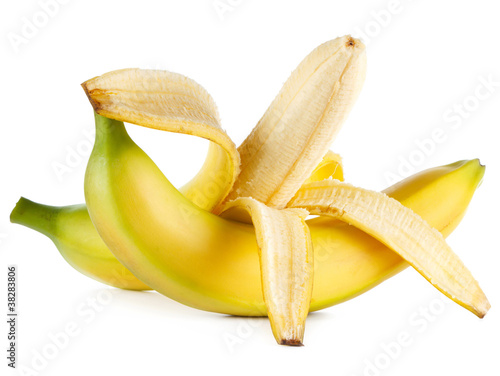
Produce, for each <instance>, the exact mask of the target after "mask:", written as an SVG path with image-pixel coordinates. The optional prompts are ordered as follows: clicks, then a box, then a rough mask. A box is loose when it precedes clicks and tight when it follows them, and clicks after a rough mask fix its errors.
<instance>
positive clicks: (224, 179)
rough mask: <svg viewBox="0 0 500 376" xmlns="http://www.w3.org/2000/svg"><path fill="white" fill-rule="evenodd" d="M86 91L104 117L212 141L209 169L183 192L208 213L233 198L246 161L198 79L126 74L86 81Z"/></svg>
mask: <svg viewBox="0 0 500 376" xmlns="http://www.w3.org/2000/svg"><path fill="white" fill-rule="evenodd" d="M82 87H83V88H84V90H85V93H86V94H87V96H88V98H89V100H90V103H91V104H92V107H94V111H95V112H97V113H98V114H99V115H102V116H105V117H107V118H110V119H114V120H118V121H124V122H128V123H133V124H137V125H141V126H144V127H147V128H153V129H159V130H163V131H169V132H175V133H184V134H190V135H194V136H198V137H202V138H205V139H207V140H210V141H211V143H210V147H209V151H208V155H207V159H206V161H205V164H204V166H203V168H202V169H201V170H200V172H199V173H198V174H197V175H196V176H195V177H194V178H193V179H192V180H191V181H190V182H189V183H187V184H186V185H185V186H184V187H182V188H181V189H180V190H181V192H182V193H183V194H184V195H185V196H186V197H187V198H188V199H190V200H191V201H192V202H194V203H195V204H196V205H198V206H199V207H201V208H202V209H205V210H208V211H211V210H212V209H213V208H214V207H215V206H217V205H218V204H219V203H220V202H221V201H222V200H223V199H224V198H225V197H226V195H227V194H228V193H229V191H230V189H231V187H232V186H233V184H234V181H235V180H236V177H237V175H238V173H239V165H240V157H239V154H238V151H237V150H236V146H235V144H234V143H233V141H232V140H231V139H230V138H229V136H228V135H227V134H226V133H225V132H224V131H223V130H222V128H221V126H220V123H219V114H218V111H217V107H216V105H215V102H214V101H213V99H212V97H211V96H210V95H209V94H208V93H207V91H206V90H205V89H204V88H203V87H201V86H200V85H199V84H198V83H196V82H195V81H194V80H191V79H189V78H187V77H185V76H182V75H180V74H177V73H172V72H166V71H160V70H143V69H121V70H117V71H113V72H109V73H106V74H104V75H102V76H98V77H95V78H92V79H90V80H88V81H85V82H84V83H83V84H82Z"/></svg>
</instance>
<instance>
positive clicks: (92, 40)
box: [0, 0, 500, 376]
mask: <svg viewBox="0 0 500 376" xmlns="http://www.w3.org/2000/svg"><path fill="white" fill-rule="evenodd" d="M221 3H223V4H233V5H229V7H230V8H231V10H228V11H226V12H225V13H224V14H222V17H221V16H220V15H219V14H218V13H217V11H216V10H215V8H214V2H213V1H212V0H204V1H201V0H200V1H152V0H142V1H140V2H139V1H129V0H127V1H125V0H121V1H98V0H86V1H76V0H72V1H71V0H70V1H67V4H64V5H60V7H59V9H58V10H57V12H54V13H55V14H53V15H52V16H50V17H48V19H47V23H46V25H45V26H44V25H42V26H40V27H39V28H38V32H37V34H36V35H32V36H30V38H26V40H25V42H26V43H22V44H21V45H19V46H18V51H16V48H15V47H14V45H13V44H12V43H11V42H10V41H9V35H10V38H12V35H13V34H17V35H19V36H21V37H22V36H23V34H22V27H23V24H24V22H25V21H24V17H26V18H27V19H28V20H32V19H33V17H39V19H38V22H39V23H40V22H43V21H44V20H43V15H40V14H38V13H37V12H39V11H41V9H42V8H41V6H40V4H39V3H38V2H37V1H35V0H25V1H9V2H7V1H4V2H2V5H1V6H0V25H1V36H2V38H1V42H0V48H1V50H2V52H1V59H0V64H1V68H2V69H1V70H0V77H1V91H0V103H1V116H2V122H1V133H0V161H1V164H0V176H1V183H2V184H1V188H0V189H1V199H0V213H1V214H2V215H1V216H0V240H1V242H2V243H1V244H0V247H1V251H0V260H1V261H0V264H1V265H0V268H1V271H0V290H1V291H2V294H0V296H1V297H2V299H1V302H0V306H1V307H2V308H1V309H0V311H2V312H3V311H4V310H5V309H6V296H5V293H4V291H5V290H6V266H7V265H8V264H17V265H18V268H19V301H18V304H19V311H20V316H19V328H18V329H19V334H20V339H19V343H18V356H19V358H18V361H19V362H20V363H21V364H23V365H25V366H29V367H31V362H32V360H33V358H34V354H35V352H37V351H38V352H41V351H43V349H44V348H46V346H47V344H50V343H51V340H50V338H49V333H52V334H55V333H58V332H60V331H62V330H64V327H65V325H67V324H68V323H70V322H75V323H76V324H77V325H78V327H79V328H80V334H79V335H78V336H76V337H74V338H72V339H71V341H70V343H69V345H68V346H67V347H66V348H65V349H63V350H61V351H59V353H58V354H57V356H56V357H55V358H54V359H53V360H50V361H49V362H48V364H47V365H46V367H45V369H44V370H43V371H41V372H39V373H37V374H40V375H68V374H71V375H75V376H76V375H88V374H93V375H94V374H95V375H107V374H112V375H115V374H123V375H134V374H194V373H195V372H198V373H200V372H203V373H205V374H207V373H208V374H214V375H215V374H217V375H229V374H243V375H247V374H248V375H250V374H270V373H271V372H279V373H281V374H299V373H304V372H308V373H315V372H321V373H322V374H324V375H348V376H354V375H356V376H358V375H363V374H370V375H377V374H380V375H405V376H410V375H423V374H425V375H442V374H446V375H448V374H452V375H470V374H477V375H483V374H484V375H486V374H487V375H494V374H495V375H496V374H498V373H499V371H500V366H499V365H498V355H499V354H500V341H499V339H498V338H499V334H500V311H499V307H500V289H499V286H500V273H499V271H498V268H499V265H500V249H499V242H498V235H499V231H500V230H499V229H500V227H499V224H500V223H499V220H498V218H499V217H498V213H499V211H500V205H499V199H498V195H499V193H500V151H499V148H498V143H499V139H500V132H499V125H500V115H499V111H498V109H499V104H500V103H499V99H500V87H499V86H497V87H496V88H493V89H492V93H491V96H490V97H489V98H488V99H483V100H474V99H471V96H474V94H475V89H476V87H477V86H478V85H480V80H481V78H480V77H483V78H484V79H488V77H490V79H492V80H493V81H495V82H497V83H498V82H500V22H499V21H498V15H499V14H500V4H499V3H498V2H496V1H493V0H492V1H485V0H475V1H457V0H446V1H439V2H436V1H431V0H413V1H410V0H401V1H399V2H396V4H399V5H398V6H396V7H395V8H396V9H397V11H398V12H397V14H394V12H393V13H391V14H390V17H388V16H387V12H388V11H389V10H393V9H394V7H391V5H390V4H391V1H389V0H384V1H380V0H377V1H335V2H334V1H290V0H287V1H285V0H280V1H276V0H275V1H263V0H253V1H250V0H246V1H245V0H242V1H236V0H232V1H230V0H222V2H221ZM381 14H383V16H381ZM377 15H378V16H377ZM360 31H361V32H364V33H365V34H366V35H365V42H367V50H368V75H367V80H366V84H365V87H364V89H363V92H362V94H361V96H360V99H359V101H358V103H357V104H356V106H355V108H354V110H353V112H352V114H351V116H350V117H349V119H348V121H347V123H346V124H345V126H344V128H343V130H342V132H341V134H340V136H339V137H338V138H337V140H336V142H335V143H334V145H333V146H332V148H333V150H335V151H337V152H339V153H341V154H342V155H343V157H344V162H345V169H346V176H347V180H349V181H350V182H352V183H354V184H356V185H360V186H363V187H366V188H372V189H382V188H384V187H385V186H386V185H387V184H388V180H387V172H393V173H396V172H397V170H398V166H399V165H400V164H401V159H406V160H408V158H409V157H410V155H411V153H412V152H413V151H415V150H418V149H416V146H415V141H416V140H422V139H424V138H427V137H429V135H430V134H431V133H432V131H433V130H434V129H435V128H437V127H439V128H443V129H444V130H445V134H446V138H447V140H446V142H443V143H441V144H439V145H437V146H436V150H435V151H434V152H432V153H431V154H430V155H429V156H427V157H426V158H424V159H423V160H420V161H418V162H419V163H417V164H418V165H417V166H415V170H421V169H424V168H427V167H432V166H436V165H441V164H446V163H450V162H454V161H456V160H461V159H469V158H481V161H482V163H483V164H485V165H486V166H487V171H486V176H485V180H484V183H483V185H482V186H481V187H480V189H479V190H478V192H477V195H476V196H475V198H474V199H473V201H472V203H471V206H470V208H469V211H468V213H467V215H466V217H465V219H464V220H463V222H462V223H461V225H460V226H459V228H458V229H457V231H456V232H455V233H454V234H453V235H452V236H451V237H449V244H450V245H451V246H452V247H453V248H454V249H455V251H456V252H457V253H458V254H459V255H460V257H461V258H462V259H463V260H464V262H465V264H466V265H467V266H468V267H469V268H470V269H471V270H472V272H473V273H474V275H475V276H476V278H477V279H478V280H479V281H480V283H481V286H482V287H483V289H484V290H485V292H486V294H487V295H488V297H489V300H490V302H491V304H492V306H493V308H492V309H491V311H490V313H489V314H488V315H487V316H486V318H485V319H484V320H479V319H478V318H476V317H475V316H473V315H472V314H471V313H469V312H468V311H466V310H465V309H463V308H461V307H459V306H458V305H456V304H451V303H450V304H446V305H445V308H444V310H442V311H443V312H440V313H439V314H436V315H434V316H433V317H432V321H429V320H428V319H426V320H425V321H424V323H423V324H422V326H416V325H414V324H412V323H411V322H412V321H411V320H415V319H416V318H418V319H421V318H422V317H421V316H419V315H420V313H419V307H423V308H425V307H429V305H432V304H437V305H436V307H437V306H438V305H439V301H444V302H446V301H447V299H446V298H444V297H443V298H441V295H440V294H439V293H438V292H437V291H436V290H435V289H434V288H433V287H432V286H431V285H430V284H429V283H427V282H426V281H425V280H424V279H423V278H422V277H421V276H420V275H419V274H417V273H416V272H415V271H414V270H410V269H408V270H406V271H404V272H403V273H401V274H399V275H397V276H396V277H394V278H392V279H391V280H389V281H387V282H385V283H383V284H382V285H380V286H378V287H377V288H375V289H374V290H372V291H370V292H368V293H366V294H364V295H362V296H361V297H359V298H356V299H354V300H352V301H349V302H347V303H344V304H341V305H339V306H335V307H332V308H329V309H326V310H324V311H321V312H318V313H315V314H312V315H311V316H310V317H309V319H308V321H307V330H306V337H305V345H306V346H305V347H303V348H287V347H280V346H278V345H276V344H275V342H274V339H273V337H272V334H271V330H270V327H269V323H268V321H267V319H240V318H231V317H224V316H222V315H216V314H211V313H206V312H202V311H196V310H194V309H191V308H188V307H184V306H182V305H180V304H178V303H176V302H174V301H171V300H169V299H167V298H165V297H163V296H160V295H159V294H156V293H133V292H125V291H117V290H113V289H111V288H107V287H105V286H104V285H101V284H99V283H97V282H94V281H92V280H90V279H88V278H86V277H84V276H82V275H80V274H79V273H77V272H76V271H74V270H73V269H72V268H71V267H70V266H69V265H67V264H66V263H65V261H64V260H63V259H62V257H61V256H60V255H59V254H58V252H57V250H56V248H55V247H54V246H53V244H52V243H51V242H50V241H49V240H48V239H46V238H45V237H43V236H42V235H40V234H38V233H36V232H33V231H30V230H28V229H26V228H24V227H21V226H16V225H11V224H10V223H9V222H8V215H9V213H10V210H11V209H12V208H13V206H14V204H15V202H16V201H17V199H18V198H19V196H21V195H23V196H25V197H28V198H30V199H32V200H35V201H38V202H43V203H47V204H53V205H66V204H73V203H78V202H83V199H84V198H83V174H84V170H85V164H86V160H87V158H88V154H89V152H90V150H85V146H88V145H89V142H88V141H87V139H86V137H85V135H84V132H85V131H91V130H92V128H93V115H92V109H91V106H90V105H89V103H88V101H87V99H86V96H85V94H84V92H83V90H82V89H81V88H80V86H79V84H80V83H81V82H83V81H84V80H86V79H89V78H91V77H94V76H96V75H99V74H102V73H105V72H107V71H110V70H115V69H119V68H126V67H141V68H159V69H167V70H171V71H175V72H179V73H182V74H185V75H187V76H189V77H191V78H193V79H195V80H196V81H198V82H199V83H201V84H202V85H203V86H204V87H205V88H206V89H207V90H208V91H209V92H210V93H211V94H212V95H213V97H214V98H215V100H216V102H217V103H218V106H219V109H220V113H221V118H222V123H223V126H224V128H225V129H226V130H227V131H228V133H229V135H230V136H231V137H232V138H233V139H234V141H235V142H236V144H239V143H240V142H241V141H242V140H243V139H244V138H245V136H246V135H247V134H248V133H249V132H250V130H251V129H252V127H253V126H254V125H255V124H256V122H257V121H258V119H259V118H260V116H261V115H262V114H263V112H264V111H265V109H266V108H267V106H268V104H269V103H270V102H271V100H272V99H273V98H274V96H275V95H276V93H277V92H278V90H279V89H280V87H281V85H282V84H283V82H284V81H285V80H286V78H287V77H288V75H289V74H290V72H291V71H292V70H293V69H294V68H295V66H296V65H297V64H298V63H299V62H300V61H301V59H302V58H303V57H304V56H305V55H306V54H307V53H309V52H310V51H311V50H312V49H313V48H314V47H316V46H317V45H319V44H320V43H322V42H324V41H326V40H328V39H332V38H335V37H337V36H340V35H344V34H348V33H352V34H353V35H354V36H360V35H361V33H360ZM9 33H11V34H9ZM12 33H13V34H12ZM497 85H498V84H497ZM464 101H466V102H467V103H468V107H469V110H470V111H468V112H467V113H466V114H464V115H462V117H461V118H460V124H459V126H458V127H457V129H452V128H451V126H450V123H447V122H446V121H445V120H444V119H443V116H444V115H445V114H446V113H447V112H449V111H450V110H453V106H454V105H455V104H462V103H463V102H464ZM128 129H129V130H130V133H131V135H132V137H133V138H134V139H135V140H136V141H137V143H138V144H139V145H141V146H142V147H143V148H144V149H145V150H146V152H148V153H149V154H150V156H151V157H152V158H153V159H154V160H155V161H156V162H157V163H158V164H159V166H160V167H161V168H162V169H163V171H164V172H165V174H166V175H167V176H168V178H169V179H170V180H171V181H172V182H173V183H174V184H176V185H181V184H182V183H183V182H185V181H187V180H188V179H189V178H190V177H191V176H192V175H193V174H194V173H195V172H196V171H197V170H198V168H199V167H200V166H201V163H202V161H203V159H204V154H205V151H206V144H205V142H203V141H200V140H197V139H194V138H192V137H188V136H180V135H173V134H166V133H165V134H164V133H161V132H158V131H153V130H147V129H139V127H136V126H128ZM78 147H80V149H83V152H82V153H81V160H79V161H78V162H77V163H75V165H74V166H73V167H71V168H70V170H71V171H70V172H67V173H65V174H64V175H63V176H62V177H61V178H58V176H57V174H56V173H55V172H54V169H53V167H54V164H57V163H62V164H64V163H66V162H65V160H66V158H67V157H68V155H69V153H70V152H69V150H76V149H77V148H78ZM105 291H113V294H112V296H113V299H112V301H111V303H110V304H108V305H105V306H104V307H102V311H100V312H96V311H95V310H94V313H95V316H92V317H90V315H89V316H87V315H85V316H82V315H80V314H78V313H77V310H78V309H79V308H80V309H82V307H85V305H86V304H87V299H92V298H96V297H98V296H99V295H100V294H104V293H105ZM435 299H438V301H436V300H435ZM82 305H84V306H82ZM4 307H5V308H4ZM86 319H87V321H85V320H86ZM1 321H2V322H3V321H4V320H3V319H2V320H1ZM425 323H426V324H425ZM424 324H425V327H424ZM1 328H2V330H0V333H5V335H4V334H0V344H1V345H0V349H2V351H1V354H4V355H5V354H6V351H4V348H6V345H7V339H6V332H7V326H6V325H5V324H3V325H2V326H1ZM419 329H421V330H419ZM400 332H408V333H409V334H410V336H411V340H412V343H411V345H410V346H407V347H405V348H404V349H403V350H402V351H401V353H399V354H398V355H397V356H396V357H395V359H391V360H390V363H389V364H384V363H383V362H382V364H383V365H384V366H387V367H386V369H384V370H379V371H374V370H372V371H371V372H368V371H367V370H366V367H367V366H366V365H367V364H368V363H374V362H376V360H377V359H382V358H381V357H380V354H383V352H384V350H383V347H382V346H383V344H388V343H390V342H393V341H395V340H396V339H397V337H398V334H399V333H400ZM235 336H236V337H237V338H239V341H238V343H237V344H235V345H233V346H230V345H228V344H227V340H228V338H232V339H233V340H234V338H235ZM4 355H2V356H1V357H0V358H2V359H3V360H1V361H0V369H1V371H0V373H1V374H4V372H5V370H7V367H6V362H7V361H6V360H5V359H4ZM382 357H383V356H382ZM379 364H380V363H379ZM367 372H368V373H367ZM9 374H10V373H9ZM12 374H14V372H12Z"/></svg>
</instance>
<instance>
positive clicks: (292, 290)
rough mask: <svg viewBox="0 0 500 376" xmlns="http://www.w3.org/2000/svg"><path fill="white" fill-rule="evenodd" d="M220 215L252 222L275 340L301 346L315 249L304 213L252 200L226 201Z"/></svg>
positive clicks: (301, 210)
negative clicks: (280, 208) (272, 206)
mask: <svg viewBox="0 0 500 376" xmlns="http://www.w3.org/2000/svg"><path fill="white" fill-rule="evenodd" d="M222 215H223V216H224V217H226V218H230V219H235V220H240V221H248V215H249V216H250V217H251V219H252V221H253V225H254V227H255V234H256V238H257V244H258V246H259V259H260V268H261V278H262V290H263V295H264V302H265V304H266V308H267V312H268V316H269V320H270V322H271V327H272V330H273V334H274V337H275V338H276V341H277V342H278V343H279V344H281V345H289V346H301V345H302V342H303V337H304V329H305V320H306V317H307V314H308V312H309V305H310V302H311V295H312V284H313V258H314V257H313V256H314V255H313V249H312V243H311V236H310V234H309V227H308V226H307V224H306V223H305V219H306V217H307V215H308V212H307V211H306V210H303V209H283V210H278V209H273V208H270V207H268V206H266V205H264V204H262V203H261V202H259V201H257V200H254V199H252V198H239V199H236V200H235V201H231V202H229V203H228V204H227V205H226V207H225V209H224V212H223V213H222Z"/></svg>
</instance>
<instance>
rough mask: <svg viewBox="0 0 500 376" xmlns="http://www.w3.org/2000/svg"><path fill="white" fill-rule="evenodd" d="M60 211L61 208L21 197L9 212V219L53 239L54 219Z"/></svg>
mask: <svg viewBox="0 0 500 376" xmlns="http://www.w3.org/2000/svg"><path fill="white" fill-rule="evenodd" d="M60 211H61V208H58V207H54V206H49V205H43V204H39V203H36V202H33V201H30V200H28V199H27V198H24V197H21V199H20V200H19V201H18V202H17V204H16V207H15V208H14V210H12V213H11V214H10V221H11V222H12V223H17V224H20V225H23V226H26V227H29V228H31V229H33V230H35V231H38V232H40V233H42V234H44V235H46V236H48V237H49V238H50V239H53V236H54V235H55V230H56V227H55V223H56V221H55V219H56V217H57V216H58V215H59V213H60Z"/></svg>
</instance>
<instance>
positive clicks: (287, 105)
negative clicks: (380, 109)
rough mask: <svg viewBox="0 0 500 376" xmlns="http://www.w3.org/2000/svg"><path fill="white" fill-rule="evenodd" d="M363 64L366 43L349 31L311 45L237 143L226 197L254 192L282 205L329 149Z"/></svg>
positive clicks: (353, 96) (354, 94)
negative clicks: (237, 169) (234, 173)
mask: <svg viewBox="0 0 500 376" xmlns="http://www.w3.org/2000/svg"><path fill="white" fill-rule="evenodd" d="M365 70H366V55H365V48H364V45H363V44H362V43H361V42H360V41H359V40H357V39H354V38H352V37H350V36H344V37H341V38H337V39H334V40H332V41H329V42H326V43H324V44H322V45H321V46H319V47H317V48H316V49H315V50H313V51H312V52H311V53H310V54H309V55H308V56H307V57H306V58H305V59H304V60H303V61H302V62H301V63H300V64H299V66H298V67H297V68H296V69H295V71H294V72H293V73H292V74H291V76H290V78H289V79H288V80H287V81H286V83H285V84H284V86H283V88H282V89H281V91H280V92H279V94H278V95H277V96H276V98H275V100H274V101H273V102H272V103H271V105H270V106H269V108H268V109H267V111H266V112H265V114H264V115H263V117H262V118H261V119H260V121H259V122H258V124H257V126H256V127H255V128H254V129H253V131H252V132H251V134H250V135H249V136H248V137H247V138H246V140H245V141H244V142H243V143H242V144H241V146H240V147H239V148H238V151H239V153H240V156H241V162H242V163H241V173H240V175H239V176H238V179H237V180H236V182H235V185H234V187H233V189H232V191H231V193H230V194H229V196H228V198H227V199H226V200H227V201H229V200H233V199H235V198H237V197H253V198H255V199H257V200H259V201H261V202H263V203H265V204H267V205H269V206H271V207H276V208H279V209H280V208H284V207H285V206H286V204H287V203H288V201H290V199H291V198H292V197H293V196H294V194H295V193H296V192H297V190H298V189H299V188H300V186H301V185H302V184H303V183H304V181H305V180H306V179H307V178H308V177H309V176H310V175H311V173H312V172H313V170H314V168H315V167H316V166H317V165H318V163H319V162H320V161H321V158H322V157H323V156H324V155H325V154H326V152H327V151H328V148H329V147H330V144H331V143H332V141H333V140H334V139H335V137H336V135H337V133H338V131H339V130H340V128H341V126H342V124H343V123H344V121H345V119H346V118H347V115H348V114H349V112H350V110H351V108H352V106H353V105H354V103H355V101H356V99H357V97H358V95H359V92H360V91H361V87H362V85H363V82H364V78H365ZM277 162H279V163H277Z"/></svg>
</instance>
